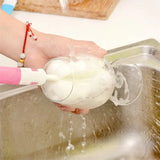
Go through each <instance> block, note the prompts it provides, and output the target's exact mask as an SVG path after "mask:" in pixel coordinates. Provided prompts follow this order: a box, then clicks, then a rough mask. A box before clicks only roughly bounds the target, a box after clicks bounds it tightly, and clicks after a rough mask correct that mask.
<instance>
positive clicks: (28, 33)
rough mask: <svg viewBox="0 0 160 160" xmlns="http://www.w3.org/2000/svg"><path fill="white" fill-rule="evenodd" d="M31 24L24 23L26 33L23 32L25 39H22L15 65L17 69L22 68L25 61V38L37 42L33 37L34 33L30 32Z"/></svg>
mask: <svg viewBox="0 0 160 160" xmlns="http://www.w3.org/2000/svg"><path fill="white" fill-rule="evenodd" d="M30 27H31V23H29V22H28V21H27V22H26V32H25V37H24V43H23V48H22V53H21V54H20V59H19V61H18V63H17V66H18V67H24V60H25V57H26V55H25V48H26V43H27V37H28V35H29V37H32V38H33V39H34V40H35V41H36V40H37V37H36V36H35V35H34V33H33V32H32V30H31V28H30Z"/></svg>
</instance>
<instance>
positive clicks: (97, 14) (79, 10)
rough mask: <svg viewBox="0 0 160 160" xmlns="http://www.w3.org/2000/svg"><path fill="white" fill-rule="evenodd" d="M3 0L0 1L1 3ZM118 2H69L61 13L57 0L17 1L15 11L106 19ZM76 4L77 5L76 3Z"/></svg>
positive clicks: (84, 0) (85, 0)
mask: <svg viewBox="0 0 160 160" xmlns="http://www.w3.org/2000/svg"><path fill="white" fill-rule="evenodd" d="M2 1H3V0H0V3H2ZM118 1H119V0H69V5H68V9H67V10H66V11H65V12H63V11H62V9H61V6H60V3H59V0H18V3H17V5H16V8H15V10H23V11H30V12H39V13H48V14H58V15H65V16H74V17H83V18H92V19H108V17H109V16H110V14H111V13H112V11H113V9H114V8H115V7H116V5H117V3H118ZM76 2H77V3H76Z"/></svg>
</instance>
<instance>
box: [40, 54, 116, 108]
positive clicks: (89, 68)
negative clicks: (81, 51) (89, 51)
mask: <svg viewBox="0 0 160 160" xmlns="http://www.w3.org/2000/svg"><path fill="white" fill-rule="evenodd" d="M45 71H46V73H47V74H51V75H52V74H53V75H56V76H57V77H59V80H58V81H51V80H50V81H47V82H46V83H45V84H44V85H43V86H42V90H43V92H44V94H45V95H46V97H48V98H49V99H50V100H52V101H53V102H56V103H61V104H62V105H66V106H71V107H76V108H86V107H87V108H88V109H91V108H95V107H98V106H101V105H102V104H104V103H105V102H106V101H107V100H108V99H109V98H110V97H111V95H112V93H113V89H114V86H115V75H114V71H113V69H112V68H111V67H110V66H109V65H107V66H105V64H104V61H103V59H101V58H97V57H93V56H87V55H78V56H76V57H74V58H72V59H71V58H70V57H61V58H57V59H53V60H51V61H49V62H48V64H47V65H46V67H45Z"/></svg>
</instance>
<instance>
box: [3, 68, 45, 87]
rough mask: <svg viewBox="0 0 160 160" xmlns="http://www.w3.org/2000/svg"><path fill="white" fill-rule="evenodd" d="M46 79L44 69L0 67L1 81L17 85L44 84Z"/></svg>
mask: <svg viewBox="0 0 160 160" xmlns="http://www.w3.org/2000/svg"><path fill="white" fill-rule="evenodd" d="M45 81H46V73H45V71H44V70H43V69H38V70H35V69H31V68H16V67H0V83H4V84H17V85H33V84H37V85H42V84H44V83H45Z"/></svg>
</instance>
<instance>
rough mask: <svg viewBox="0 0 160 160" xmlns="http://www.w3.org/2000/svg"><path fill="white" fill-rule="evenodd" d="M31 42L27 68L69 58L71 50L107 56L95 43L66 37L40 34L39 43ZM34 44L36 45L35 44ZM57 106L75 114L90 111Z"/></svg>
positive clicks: (78, 52)
mask: <svg viewBox="0 0 160 160" xmlns="http://www.w3.org/2000/svg"><path fill="white" fill-rule="evenodd" d="M29 42H30V44H29V45H30V47H29V46H28V50H27V52H26V58H25V63H24V65H25V67H30V68H35V69H36V68H43V67H44V65H45V64H46V63H47V62H48V61H49V60H50V59H52V58H56V57H59V56H68V55H69V54H70V51H71V49H73V48H74V52H75V54H82V53H85V54H90V55H94V56H97V57H103V56H104V55H105V54H106V51H105V50H104V49H101V48H100V47H98V46H97V45H96V44H95V43H93V42H88V41H77V40H73V39H69V38H65V37H60V36H55V35H50V34H43V33H38V41H37V42H31V40H29ZM33 43H34V44H33ZM56 105H57V106H58V107H59V108H60V109H61V110H63V111H70V112H73V113H75V114H87V113H88V111H89V110H88V109H79V108H73V107H69V106H62V105H61V104H57V103H56Z"/></svg>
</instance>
